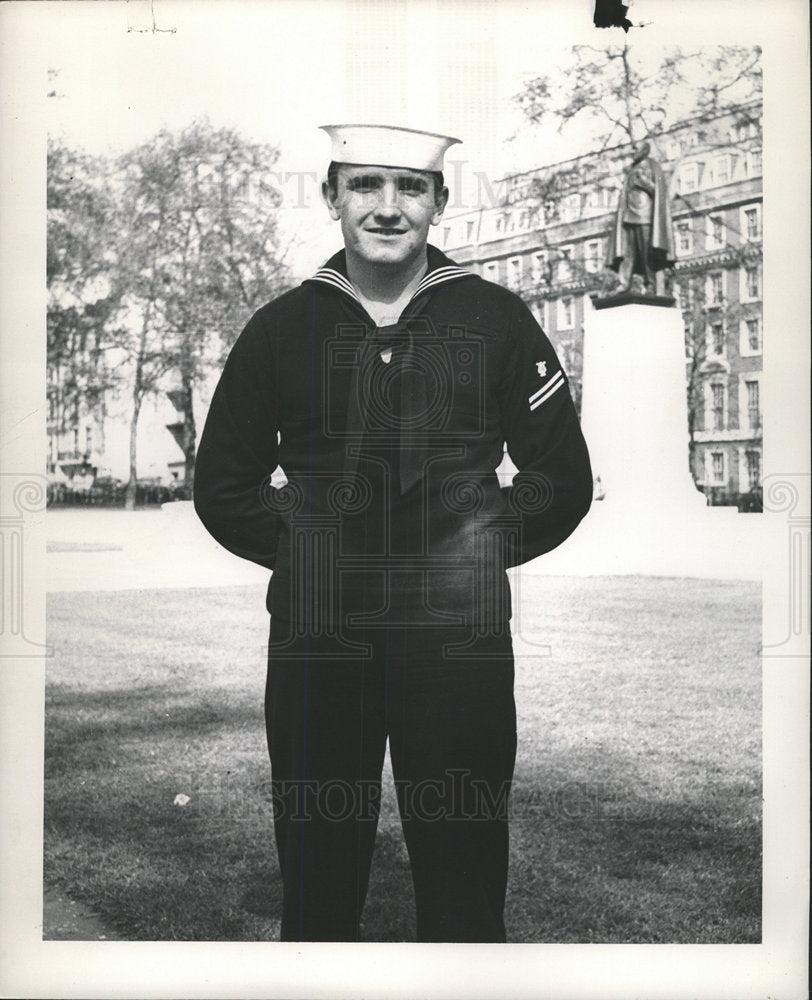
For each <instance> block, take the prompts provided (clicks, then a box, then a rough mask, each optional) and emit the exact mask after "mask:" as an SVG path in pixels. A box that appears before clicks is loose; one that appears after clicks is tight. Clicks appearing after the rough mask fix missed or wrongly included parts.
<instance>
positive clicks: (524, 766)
mask: <svg viewBox="0 0 812 1000" xmlns="http://www.w3.org/2000/svg"><path fill="white" fill-rule="evenodd" d="M522 603H523V607H524V613H523V628H531V629H532V632H531V633H526V634H527V637H528V638H529V639H530V640H532V641H535V642H537V643H541V644H543V645H546V646H547V647H549V649H548V651H547V653H546V655H545V651H544V649H543V646H541V647H539V653H537V654H532V653H528V652H527V650H532V648H533V647H532V646H530V645H528V644H524V643H517V649H518V651H519V654H520V655H519V656H518V658H517V669H516V702H517V708H518V715H519V754H518V759H517V764H516V773H515V782H514V790H513V794H512V797H511V808H512V813H513V822H512V827H511V838H512V854H511V873H510V884H509V889H508V902H507V909H506V919H507V926H508V940H511V941H527V942H640V943H643V942H682V943H698V942H704V943H727V942H757V941H759V940H760V937H761V663H760V657H759V650H758V647H759V642H760V622H761V613H760V588H759V586H758V585H756V584H752V583H743V582H728V581H702V580H674V579H657V578H624V577H603V578H589V579H571V578H548V577H536V578H525V579H524V580H523V583H522ZM531 609H532V610H531ZM48 630H49V634H48V642H49V644H50V645H52V646H53V647H54V656H53V658H52V660H51V661H50V662H49V665H48V683H47V689H46V761H45V884H46V886H51V887H54V888H56V889H58V890H60V891H62V892H64V893H66V894H67V895H68V896H70V897H71V898H74V899H77V900H79V901H81V902H83V903H86V904H87V905H89V906H90V907H92V909H93V910H94V911H95V912H96V913H98V914H99V916H100V917H101V919H102V920H103V921H104V922H105V923H106V924H107V925H108V926H109V927H110V928H111V929H114V930H115V931H116V932H117V933H118V934H119V935H121V936H122V937H124V938H126V939H128V940H210V941H214V940H235V941H258V940H272V939H274V938H275V937H277V936H278V928H279V919H278V918H279V902H280V899H279V896H280V887H279V876H278V871H277V868H276V859H275V849H274V843H273V832H272V823H271V799H270V765H269V763H268V758H267V752H266V747H265V736H264V723H263V710H262V709H263V706H262V700H263V695H264V682H265V676H264V674H265V663H264V656H265V652H264V647H265V644H266V641H267V618H266V616H265V613H264V593H263V589H262V588H261V587H259V588H257V587H253V586H252V587H223V588H217V589H209V590H152V591H124V592H119V593H92V594H87V593H77V594H68V593H64V594H63V593H59V594H52V595H50V597H49V604H48ZM388 781H389V784H387V785H386V787H385V792H384V802H383V810H382V816H381V823H380V827H379V832H378V840H377V843H376V849H375V857H374V861H373V873H372V880H371V885H370V891H369V896H368V900H367V906H366V910H365V914H364V936H365V938H366V939H367V940H376V941H403V940H414V915H413V910H412V908H413V896H412V889H411V880H410V875H409V867H408V861H407V857H406V851H405V847H404V846H403V842H402V837H401V832H400V825H399V822H398V818H397V810H396V807H395V803H394V792H393V790H392V788H391V776H390V777H389V779H388ZM178 794H183V795H188V796H189V802H188V803H187V804H186V805H184V806H180V805H175V804H174V800H175V796H176V795H178ZM47 936H48V928H47V927H46V937H47Z"/></svg>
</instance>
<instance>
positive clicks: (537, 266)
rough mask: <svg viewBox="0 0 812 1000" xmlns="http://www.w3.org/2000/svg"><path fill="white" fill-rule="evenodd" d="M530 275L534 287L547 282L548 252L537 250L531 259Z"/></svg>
mask: <svg viewBox="0 0 812 1000" xmlns="http://www.w3.org/2000/svg"><path fill="white" fill-rule="evenodd" d="M530 275H531V277H532V279H533V284H534V285H540V284H542V282H546V281H547V251H546V250H537V251H536V252H535V253H534V254H532V255H531V257H530Z"/></svg>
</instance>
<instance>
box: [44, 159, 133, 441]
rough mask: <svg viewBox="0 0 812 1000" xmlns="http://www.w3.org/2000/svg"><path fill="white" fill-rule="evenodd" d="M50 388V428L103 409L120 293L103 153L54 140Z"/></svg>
mask: <svg viewBox="0 0 812 1000" xmlns="http://www.w3.org/2000/svg"><path fill="white" fill-rule="evenodd" d="M46 199H47V200H46V203H47V213H48V215H47V217H48V228H47V242H46V280H47V288H48V308H47V364H48V379H47V396H48V411H49V414H48V415H49V431H50V434H51V435H52V437H53V438H55V439H56V440H58V439H59V437H60V435H61V434H63V433H65V431H67V430H68V429H69V428H70V427H76V426H77V425H78V421H79V419H80V417H83V416H85V415H87V414H95V415H96V416H98V417H99V418H101V417H103V413H104V399H105V394H106V393H107V391H108V390H109V389H110V388H111V386H112V385H113V383H114V381H115V376H114V373H113V372H112V371H111V370H110V369H109V367H108V366H107V365H106V362H105V353H106V350H107V347H108V335H107V331H108V328H109V327H110V325H111V323H113V322H114V320H115V317H116V314H117V311H118V301H117V299H116V295H115V293H114V291H113V289H112V287H111V284H110V280H109V271H110V268H111V265H112V263H113V261H114V259H115V247H114V243H113V234H114V230H115V227H114V223H113V220H114V218H115V204H114V198H113V192H112V189H111V185H110V183H109V170H108V169H106V167H105V164H104V161H103V160H101V159H100V158H98V157H91V156H88V155H87V154H85V153H82V152H79V151H76V150H72V149H69V148H68V147H67V146H65V145H64V144H63V143H61V142H60V141H57V140H51V141H50V142H49V144H48V171H47V195H46Z"/></svg>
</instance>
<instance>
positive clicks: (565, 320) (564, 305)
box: [558, 295, 575, 330]
mask: <svg viewBox="0 0 812 1000" xmlns="http://www.w3.org/2000/svg"><path fill="white" fill-rule="evenodd" d="M573 326H575V302H574V300H573V298H572V296H571V295H565V296H564V298H563V299H559V300H558V329H559V330H571V329H572V328H573Z"/></svg>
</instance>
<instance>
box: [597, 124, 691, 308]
mask: <svg viewBox="0 0 812 1000" xmlns="http://www.w3.org/2000/svg"><path fill="white" fill-rule="evenodd" d="M650 153H651V144H650V143H649V142H648V141H645V142H641V143H639V144H638V145H637V146H635V147H634V150H633V156H634V159H633V161H632V165H631V168H630V169H629V172H628V174H627V175H626V178H625V180H624V182H623V187H622V188H621V191H620V199H619V201H618V206H617V212H616V214H615V222H614V226H613V228H612V241H611V249H610V254H609V260H610V263H609V267H610V268H611V269H612V270H613V271H616V272H617V274H618V278H619V279H620V286H619V287H618V288H615V289H613V290H612V294H613V295H614V294H617V293H623V292H631V291H633V289H632V282H633V279H634V275H640V277H641V278H642V281H643V286H644V294H646V295H655V294H662V289H661V288H660V287H659V285H660V281H659V280H657V279H658V278H659V276H660V272H662V271H663V270H664V269H665V268H670V267H672V266H673V264H674V259H675V253H674V233H673V228H672V225H671V211H670V204H669V200H668V183H667V181H666V179H665V175H664V174H663V171H662V168H661V167H660V165H659V164H658V163H657V162H656V161H655V160H653V159H652V158H651V156H650Z"/></svg>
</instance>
